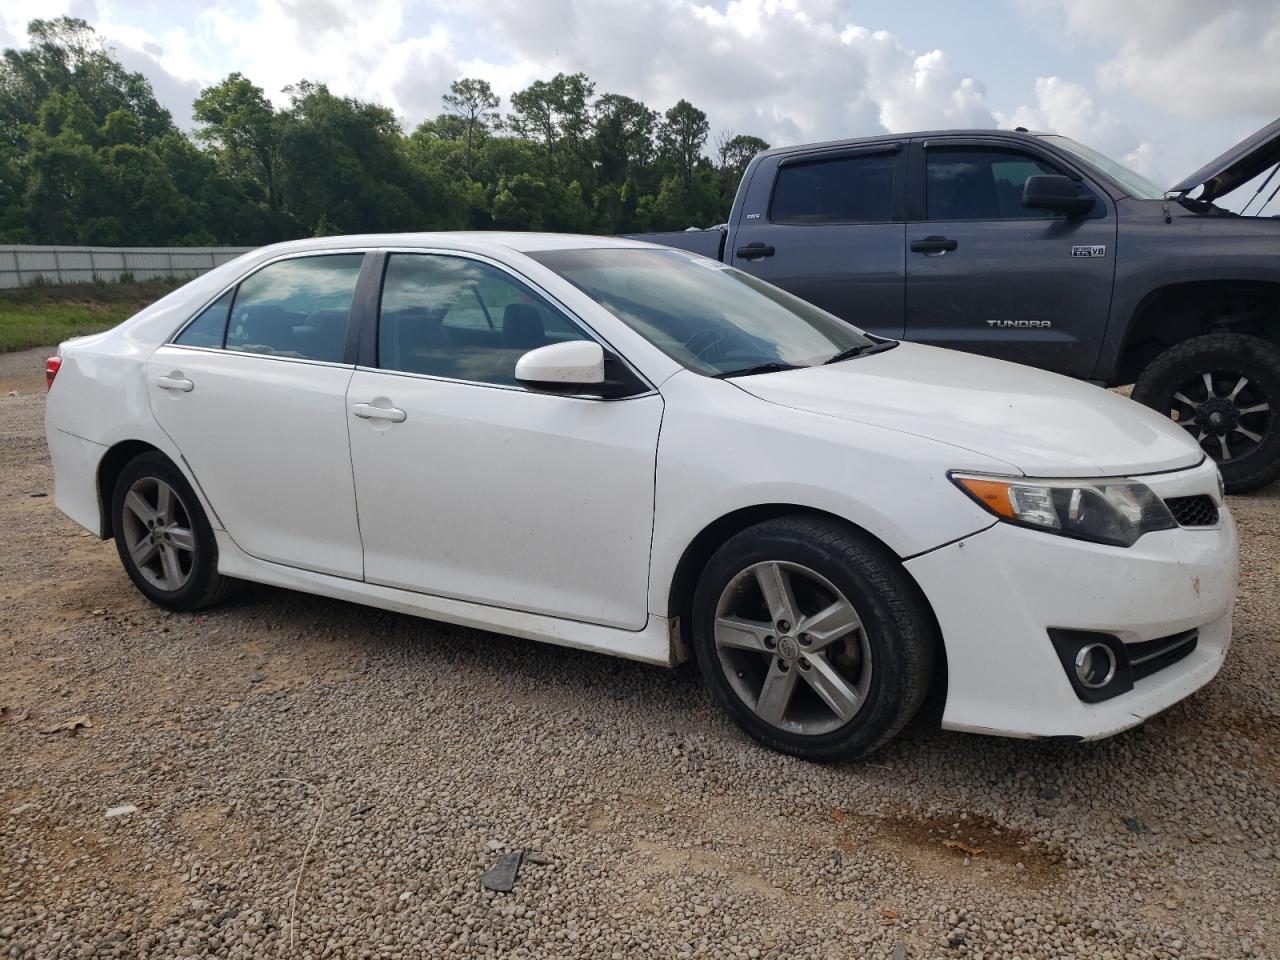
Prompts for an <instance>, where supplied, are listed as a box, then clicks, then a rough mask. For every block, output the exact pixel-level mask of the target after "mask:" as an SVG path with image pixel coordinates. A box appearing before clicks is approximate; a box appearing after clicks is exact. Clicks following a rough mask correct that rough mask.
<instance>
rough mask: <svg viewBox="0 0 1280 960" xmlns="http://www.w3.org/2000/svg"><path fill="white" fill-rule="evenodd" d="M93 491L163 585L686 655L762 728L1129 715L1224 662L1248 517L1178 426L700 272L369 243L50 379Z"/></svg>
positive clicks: (475, 246)
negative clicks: (312, 596) (333, 602)
mask: <svg viewBox="0 0 1280 960" xmlns="http://www.w3.org/2000/svg"><path fill="white" fill-rule="evenodd" d="M47 372H48V378H49V384H50V391H49V395H48V418H47V423H48V426H47V430H48V440H49V449H50V451H51V453H52V457H53V466H54V472H55V481H56V499H57V504H58V506H59V507H60V508H61V509H62V510H63V511H64V512H65V513H66V514H67V515H68V516H70V517H71V518H72V519H73V520H75V521H76V522H78V523H80V524H81V525H83V526H84V527H86V528H88V529H89V530H91V531H92V532H93V533H95V534H96V535H98V536H100V537H102V538H108V537H114V538H115V541H116V544H117V546H118V549H119V553H120V559H121V561H122V562H123V564H124V568H125V570H126V572H127V573H128V575H129V577H130V578H131V579H132V580H133V582H134V583H135V584H136V585H137V587H138V589H139V590H141V591H142V592H143V593H144V594H145V595H146V596H147V597H149V598H150V599H151V600H152V601H154V602H155V603H157V604H160V605H162V606H165V607H169V608H171V609H176V610H194V609H196V608H199V607H202V606H205V605H207V604H209V603H212V602H213V601H214V600H216V599H217V598H218V597H220V596H221V595H222V594H223V593H224V590H225V589H226V587H227V586H228V585H229V584H230V583H231V582H232V581H234V580H255V581H259V582H261V583H268V584H274V585H276V586H280V587H287V588H290V589H294V590H303V591H307V592H310V593H317V594H323V595H326V596H331V597H339V598H342V599H345V600H351V601H355V602H357V603H365V604H369V605H371V606H376V607H383V608H387V609H391V610H398V611H402V612H405V613H411V614H416V615H419V616H423V617H429V618H432V619H436V620H445V621H449V622H452V623H460V624H466V625H468V626H472V627H482V628H485V629H488V630H493V631H498V632H501V633H507V634H514V635H517V636H522V637H529V638H533V639H536V640H544V641H548V642H551V643H559V644H564V645H566V646H571V647H579V648H582V649H588V650H597V651H601V652H605V653H611V654H616V655H619V656H623V657H630V658H633V659H636V660H642V661H645V662H648V663H659V664H669V665H674V664H676V663H679V662H681V661H682V660H685V659H686V658H689V657H692V658H693V659H694V661H695V662H696V663H697V665H698V667H699V669H700V670H701V673H702V676H703V677H704V678H705V680H706V683H707V685H708V687H709V688H710V690H711V692H712V694H713V695H714V697H715V699H716V700H717V701H718V702H719V703H720V705H721V706H722V707H723V708H724V709H725V710H726V711H727V712H728V713H729V715H730V716H731V717H733V719H734V720H736V721H737V722H738V723H739V724H741V726H742V727H743V728H744V729H745V730H746V731H747V732H748V733H749V734H751V735H752V736H753V737H756V738H757V739H758V740H760V741H761V742H763V743H765V744H767V745H769V746H772V747H775V748H777V749H779V750H784V751H787V752H789V753H793V754H796V755H798V756H801V757H806V758H811V759H831V758H839V757H855V756H862V755H865V754H866V753H868V752H869V751H871V750H873V749H875V748H876V747H878V746H879V745H881V744H883V743H885V742H886V741H887V740H888V739H889V738H891V737H892V736H893V735H894V734H895V733H896V732H898V731H899V730H900V729H902V727H903V725H904V724H906V723H907V721H908V720H910V719H911V717H912V715H913V714H914V713H915V712H916V710H917V709H918V708H919V706H920V704H921V701H922V700H923V699H924V697H925V694H926V692H927V691H928V690H929V688H930V686H931V685H945V709H944V713H943V716H942V723H943V726H945V727H947V728H950V729H955V730H966V731H974V732H981V733H993V734H1004V735H1008V736H1017V737H1054V738H1063V739H1072V740H1075V739H1090V738H1097V737H1103V736H1107V735H1109V734H1113V733H1116V732H1117V731H1120V730H1123V729H1125V728H1127V727H1130V726H1133V725H1135V724H1137V723H1140V722H1141V721H1142V720H1143V719H1144V718H1146V717H1149V716H1151V715H1152V714H1153V713H1155V712H1157V711H1159V710H1162V709H1164V708H1165V707H1168V706H1169V705H1170V704H1173V703H1175V702H1177V701H1178V700H1181V699H1182V698H1183V697H1185V696H1187V695H1188V694H1190V693H1191V692H1192V691H1194V690H1196V689H1197V688H1198V687H1200V686H1202V685H1203V684H1205V683H1207V682H1208V681H1209V680H1210V679H1211V678H1212V677H1213V676H1214V674H1216V673H1217V671H1218V669H1219V667H1220V666H1221V665H1222V661H1223V657H1224V656H1225V654H1226V651H1227V646H1228V643H1229V642H1230V637H1231V606H1232V598H1233V596H1234V593H1235V585H1236V535H1235V528H1234V525H1233V523H1232V520H1231V516H1230V514H1229V513H1228V512H1227V510H1226V508H1225V507H1224V505H1223V500H1222V488H1221V483H1220V480H1219V477H1218V473H1217V470H1216V468H1215V466H1214V464H1213V463H1212V462H1210V461H1207V460H1206V459H1205V457H1204V454H1203V452H1202V451H1201V450H1200V449H1199V447H1198V446H1197V445H1196V443H1195V441H1194V440H1192V439H1191V438H1190V437H1189V436H1188V435H1187V432H1186V431H1185V430H1183V429H1181V428H1180V427H1178V426H1177V425H1176V424H1174V423H1171V422H1170V421H1169V420H1167V419H1166V418H1165V417H1163V416H1160V415H1159V414H1157V413H1155V412H1153V411H1151V410H1148V409H1146V408H1145V407H1142V406H1139V405H1138V404H1136V403H1131V402H1130V401H1128V400H1126V399H1123V398H1121V397H1119V396H1116V395H1115V394H1112V393H1108V392H1106V391H1104V390H1100V389H1098V388H1097V387H1093V386H1089V385H1087V384H1083V383H1078V382H1075V381H1071V380H1067V379H1064V378H1062V377H1058V376H1055V375H1052V374H1048V373H1042V372H1040V371H1037V370H1032V369H1030V368H1027V367H1021V366H1017V365H1014V364H1009V363H1004V362H1000V361H995V360H987V359H982V358H979V357H974V356H970V355H967V354H962V353H954V352H951V351H947V350H939V349H934V348H929V347H923V346H917V345H913V344H909V343H898V342H895V341H892V340H884V339H881V338H877V337H872V336H869V335H867V334H864V333H862V332H861V331H859V330H857V329H855V328H854V327H851V326H849V325H848V324H846V323H844V322H842V321H840V320H838V319H836V318H834V317H832V316H831V315H829V314H827V313H824V312H823V311H821V310H819V309H817V308H816V307H813V306H811V305H809V304H807V303H805V302H803V301H801V300H798V299H796V298H795V297H793V296H791V295H789V294H787V293H784V292H782V291H781V290H778V289H776V288H775V287H772V286H770V285H768V284H766V283H763V282H761V281H759V280H757V279H754V278H752V277H750V276H748V275H746V274H743V273H740V272H738V271H736V270H733V269H729V268H726V267H725V266H723V265H721V264H719V263H715V262H712V261H708V260H705V259H702V258H700V257H697V256H694V255H692V254H687V253H683V252H678V251H673V250H668V249H664V248H660V247H655V246H651V245H648V244H644V243H638V242H629V241H614V240H606V239H600V238H596V237H570V236H548V235H538V234H496V233H494V234H483V233H475V234H466V233H461V234H407V235H400V236H365V237H330V238H325V239H317V240H305V241H299V242H295V243H287V244H281V245H278V246H273V247H267V248H264V249H261V250H257V251H255V252H253V253H250V254H246V255H245V256H243V257H241V258H240V259H238V260H236V261H234V262H232V263H229V264H227V265H225V266H222V267H220V268H218V269H216V270H214V271H212V272H211V273H208V274H205V275H204V276H202V277H200V278H199V279H196V280H194V281H192V282H191V283H189V284H187V285H186V286H184V287H183V288H181V289H180V290H178V291H176V292H174V293H172V294H170V295H169V296H167V297H165V298H164V299H162V300H160V301H159V302H157V303H156V304H154V305H152V306H151V307H149V308H147V309H146V310H143V311H142V312H141V313H139V314H137V315H136V316H134V317H132V318H131V319H129V320H126V321H125V322H124V323H122V324H121V325H120V326H118V327H116V328H115V329H113V330H109V331H107V332H105V333H102V334H98V335H95V336H89V337H81V338H78V339H75V340H71V341H68V342H67V343H65V344H63V345H62V347H61V348H60V350H59V355H58V356H57V357H54V358H51V359H50V361H49V367H48V371H47Z"/></svg>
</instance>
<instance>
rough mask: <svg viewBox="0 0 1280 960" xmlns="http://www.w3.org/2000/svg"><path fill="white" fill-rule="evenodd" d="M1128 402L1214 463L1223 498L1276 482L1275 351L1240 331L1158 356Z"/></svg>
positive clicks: (1279, 456) (1279, 368)
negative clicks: (1178, 431)
mask: <svg viewBox="0 0 1280 960" xmlns="http://www.w3.org/2000/svg"><path fill="white" fill-rule="evenodd" d="M1133 399H1134V400H1137V401H1138V402H1139V403H1142V404H1145V405H1146V406H1148V407H1151V408H1152V409H1153V410H1158V411H1160V412H1161V413H1163V414H1166V415H1167V416H1169V417H1170V418H1171V419H1173V420H1174V421H1175V422H1177V423H1178V424H1179V425H1180V426H1182V427H1185V428H1186V429H1187V430H1188V431H1189V432H1190V433H1191V435H1192V437H1194V438H1195V439H1197V440H1198V441H1199V442H1200V446H1201V448H1202V449H1203V450H1204V452H1205V453H1206V454H1208V455H1209V456H1210V457H1212V458H1213V459H1214V460H1215V461H1217V463H1218V468H1219V469H1220V470H1221V471H1222V479H1223V482H1224V483H1225V484H1226V488H1227V491H1228V492H1229V493H1244V492H1246V491H1249V490H1255V489H1257V488H1258V487H1261V486H1263V485H1264V484H1268V483H1270V482H1271V481H1273V480H1275V479H1276V478H1277V477H1280V422H1277V419H1276V415H1277V412H1278V411H1280V346H1277V345H1276V344H1275V343H1272V342H1271V341H1270V340H1264V339H1262V338H1261V337H1252V336H1248V335H1245V334H1240V333H1209V334H1205V335H1204V336H1202V337H1194V338H1192V339H1191V340H1184V341H1183V342H1182V343H1179V344H1176V345H1175V346H1172V347H1170V348H1169V349H1168V350H1166V351H1165V352H1164V353H1162V354H1160V355H1159V356H1157V357H1156V358H1155V359H1154V360H1153V361H1151V363H1150V364H1149V365H1148V366H1147V368H1146V369H1145V370H1143V371H1142V375H1141V376H1140V377H1138V382H1137V383H1136V384H1134V387H1133Z"/></svg>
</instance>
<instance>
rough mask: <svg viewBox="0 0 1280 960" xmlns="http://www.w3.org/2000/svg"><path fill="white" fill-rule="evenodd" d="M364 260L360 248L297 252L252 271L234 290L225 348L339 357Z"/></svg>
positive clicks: (332, 358) (253, 351)
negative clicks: (312, 254) (322, 253)
mask: <svg viewBox="0 0 1280 960" xmlns="http://www.w3.org/2000/svg"><path fill="white" fill-rule="evenodd" d="M363 262H364V255H363V254H359V253H339V254H333V255H331V256H321V257H300V258H297V259H294V260H280V261H278V262H276V263H271V264H268V265H267V266H265V267H263V268H262V269H261V270H259V271H258V272H257V273H255V274H252V275H251V276H249V277H248V278H246V279H245V280H244V282H243V283H241V284H240V287H239V289H238V290H237V291H236V298H235V302H234V305H233V306H232V309H231V323H230V326H229V327H228V329H227V349H228V350H243V351H244V352H246V353H264V354H267V355H269V356H278V357H301V358H303V359H307V360H329V361H333V362H341V360H342V357H343V352H344V348H345V346H346V342H347V314H348V313H349V312H350V310H351V301H352V299H354V297H355V292H356V280H357V279H359V277H360V265H361V264H362V263H363Z"/></svg>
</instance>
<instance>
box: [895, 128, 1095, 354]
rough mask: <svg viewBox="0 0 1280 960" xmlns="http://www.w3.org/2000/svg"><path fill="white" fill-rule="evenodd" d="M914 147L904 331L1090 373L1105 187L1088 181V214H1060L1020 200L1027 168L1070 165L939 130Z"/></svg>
mask: <svg viewBox="0 0 1280 960" xmlns="http://www.w3.org/2000/svg"><path fill="white" fill-rule="evenodd" d="M913 150H915V159H914V160H913V164H912V166H913V170H914V171H919V173H918V174H913V182H912V184H911V189H912V203H911V205H910V206H911V212H912V217H911V218H910V222H908V224H907V233H906V239H907V243H906V248H907V250H906V258H907V299H906V332H905V336H906V339H908V340H916V341H919V342H921V343H931V344H934V345H936V346H940V347H953V348H955V349H958V350H967V351H970V352H972V353H981V354H986V355H987V356H992V357H1000V358H1002V359H1006V360H1014V361H1017V362H1019V363H1028V364H1032V365H1033V366H1037V367H1042V368H1044V369H1046V370H1054V371H1057V372H1060V373H1068V374H1072V375H1074V376H1087V375H1088V374H1089V373H1090V372H1092V370H1093V367H1094V364H1095V362H1096V361H1097V357H1098V351H1099V350H1100V348H1101V345H1102V337H1103V333H1104V332H1105V329H1106V325H1107V315H1108V312H1109V311H1110V308H1111V286H1112V279H1113V276H1114V273H1115V262H1116V261H1115V254H1116V250H1115V241H1116V218H1115V213H1114V211H1113V209H1112V207H1111V204H1110V202H1109V201H1108V200H1106V199H1105V194H1104V193H1103V192H1102V191H1101V190H1092V191H1090V192H1092V193H1093V194H1094V196H1095V204H1094V211H1093V213H1091V214H1090V215H1088V216H1085V217H1076V218H1067V217H1064V216H1061V215H1058V216H1055V215H1053V214H1052V213H1049V212H1046V211H1043V210H1031V209H1028V208H1026V207H1023V206H1022V188H1023V184H1024V183H1025V182H1026V179H1027V178H1028V177H1030V176H1036V175H1040V174H1061V173H1064V172H1065V171H1062V170H1059V169H1057V168H1055V167H1054V166H1053V165H1052V163H1051V162H1050V161H1049V160H1048V159H1047V158H1044V157H1041V156H1038V155H1033V154H1031V153H1029V152H1027V151H1025V150H1023V149H1020V148H1015V147H1004V146H995V145H989V144H983V143H970V144H965V143H962V142H954V141H948V140H946V139H941V140H930V141H928V143H927V146H926V145H925V144H924V143H921V142H917V143H916V144H914V145H913ZM1080 189H1081V190H1090V188H1089V187H1088V185H1086V184H1081V187H1080Z"/></svg>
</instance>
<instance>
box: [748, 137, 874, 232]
mask: <svg viewBox="0 0 1280 960" xmlns="http://www.w3.org/2000/svg"><path fill="white" fill-rule="evenodd" d="M897 170H898V155H897V154H896V153H880V154H862V155H859V156H852V157H850V156H845V157H832V158H828V159H822V160H812V161H809V162H806V163H788V164H785V165H783V166H782V167H780V168H779V169H778V179H777V181H776V182H775V183H774V186H773V200H772V202H771V203H770V205H769V219H770V220H771V221H772V222H773V223H797V224H806V223H883V222H885V221H888V220H891V219H892V211H893V179H894V176H895V175H896V174H897Z"/></svg>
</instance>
